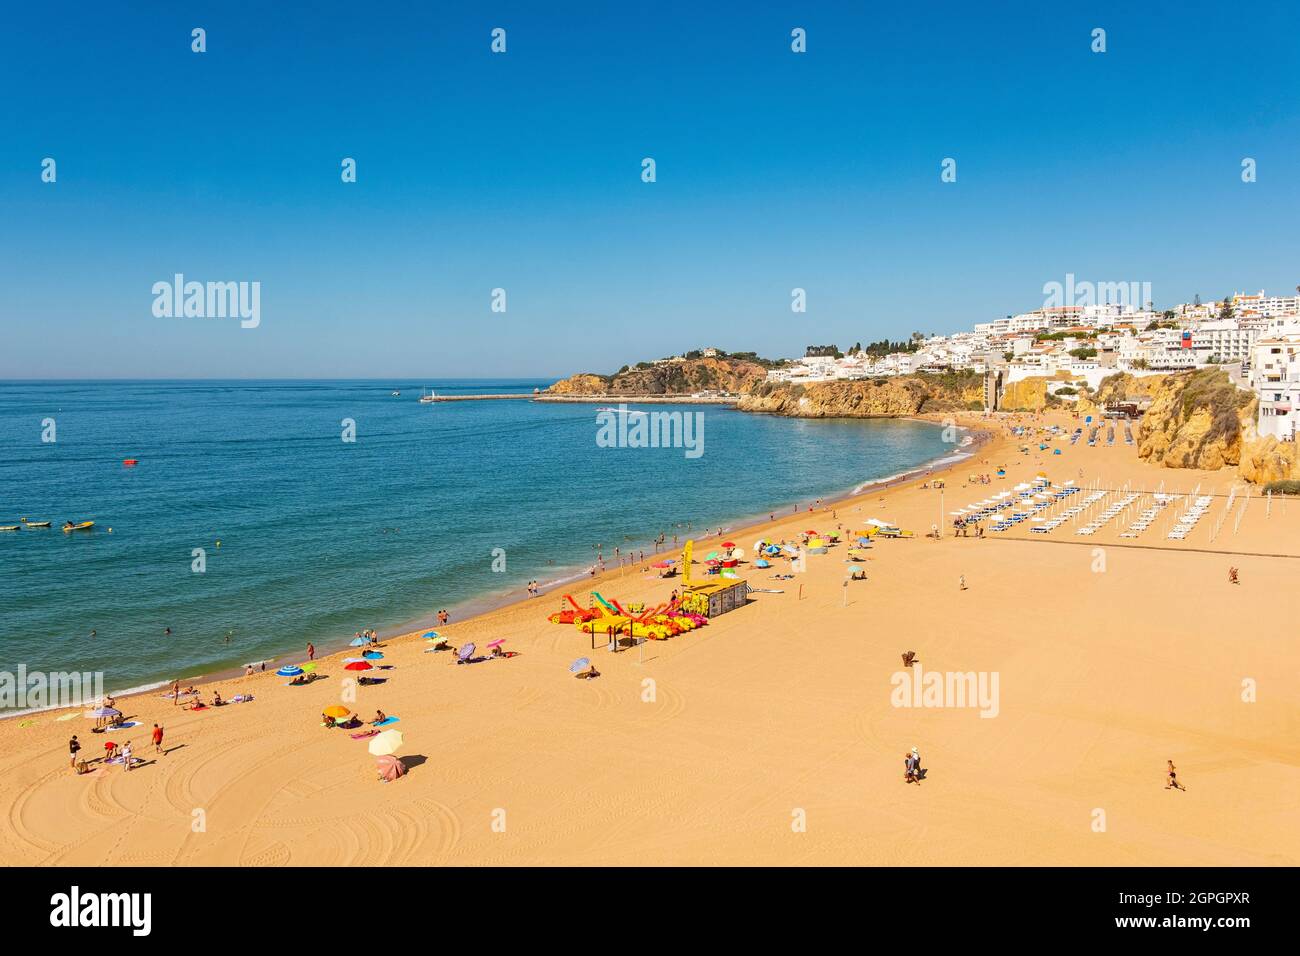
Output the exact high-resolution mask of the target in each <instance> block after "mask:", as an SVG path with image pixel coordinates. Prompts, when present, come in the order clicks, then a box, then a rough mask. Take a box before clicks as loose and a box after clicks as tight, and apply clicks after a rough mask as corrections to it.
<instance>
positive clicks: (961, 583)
mask: <svg viewBox="0 0 1300 956" xmlns="http://www.w3.org/2000/svg"><path fill="white" fill-rule="evenodd" d="M957 587H958V589H959V590H962V591H965V590H966V575H964V574H963V575H961V576H960V577H958V578H957Z"/></svg>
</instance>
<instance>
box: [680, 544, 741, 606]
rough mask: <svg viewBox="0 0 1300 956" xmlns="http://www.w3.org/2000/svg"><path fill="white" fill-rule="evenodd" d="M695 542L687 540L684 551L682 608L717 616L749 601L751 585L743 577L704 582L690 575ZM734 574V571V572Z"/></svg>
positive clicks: (714, 579)
mask: <svg viewBox="0 0 1300 956" xmlns="http://www.w3.org/2000/svg"><path fill="white" fill-rule="evenodd" d="M694 546H695V542H694V541H687V542H686V547H685V548H684V549H683V550H682V592H683V593H682V607H683V609H685V610H687V611H691V612H693V613H695V614H703V615H704V616H705V617H717V616H718V615H719V614H726V613H727V612H728V611H734V610H735V609H736V608H738V607H744V605H745V602H746V601H748V600H749V585H748V584H747V583H746V582H745V581H744V579H742V578H738V577H724V578H722V579H721V580H718V579H717V578H712V579H709V580H706V581H701V580H699V579H698V578H695V579H693V578H692V575H691V564H692V560H691V551H692V550H693V548H694ZM733 573H734V572H733Z"/></svg>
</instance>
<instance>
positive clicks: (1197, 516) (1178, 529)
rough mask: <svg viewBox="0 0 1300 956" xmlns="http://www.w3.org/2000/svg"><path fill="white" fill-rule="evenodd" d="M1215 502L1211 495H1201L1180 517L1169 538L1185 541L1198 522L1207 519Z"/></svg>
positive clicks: (1168, 535)
mask: <svg viewBox="0 0 1300 956" xmlns="http://www.w3.org/2000/svg"><path fill="white" fill-rule="evenodd" d="M1213 501H1214V498H1213V497H1212V496H1211V495H1201V496H1199V497H1198V498H1197V499H1196V501H1195V502H1193V503H1192V505H1191V507H1189V508H1188V509H1187V510H1186V511H1184V512H1183V513H1182V514H1181V515H1179V517H1178V523H1177V524H1175V525H1174V526H1173V527H1172V528H1171V529H1170V530H1169V534H1167V535H1165V537H1167V538H1173V539H1175V540H1177V541H1181V540H1183V538H1185V537H1187V535H1188V533H1189V532H1190V531H1191V530H1192V529H1193V528H1195V527H1196V522H1198V521H1200V520H1201V518H1203V517H1205V513H1206V512H1207V511H1209V510H1210V505H1211V503H1212V502H1213Z"/></svg>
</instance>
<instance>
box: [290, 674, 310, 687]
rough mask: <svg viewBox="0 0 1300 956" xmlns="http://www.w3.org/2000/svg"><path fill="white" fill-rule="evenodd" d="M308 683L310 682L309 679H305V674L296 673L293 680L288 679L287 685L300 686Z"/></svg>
mask: <svg viewBox="0 0 1300 956" xmlns="http://www.w3.org/2000/svg"><path fill="white" fill-rule="evenodd" d="M309 683H311V681H309V680H308V679H307V675H306V674H299V675H298V676H297V677H295V678H294V679H293V680H291V681H289V686H290V687H295V686H297V687H301V686H302V685H303V684H309Z"/></svg>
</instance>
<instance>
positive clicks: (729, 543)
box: [722, 541, 736, 548]
mask: <svg viewBox="0 0 1300 956" xmlns="http://www.w3.org/2000/svg"><path fill="white" fill-rule="evenodd" d="M722 546H723V547H724V548H734V547H735V546H736V542H734V541H724V542H722Z"/></svg>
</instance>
